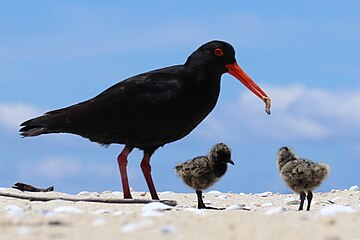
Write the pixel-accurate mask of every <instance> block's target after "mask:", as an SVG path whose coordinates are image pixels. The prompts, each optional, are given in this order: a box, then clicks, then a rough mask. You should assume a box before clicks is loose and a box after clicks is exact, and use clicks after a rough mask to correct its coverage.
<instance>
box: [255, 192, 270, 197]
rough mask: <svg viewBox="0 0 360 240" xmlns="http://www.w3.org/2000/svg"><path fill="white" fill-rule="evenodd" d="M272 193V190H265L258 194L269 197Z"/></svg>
mask: <svg viewBox="0 0 360 240" xmlns="http://www.w3.org/2000/svg"><path fill="white" fill-rule="evenodd" d="M272 194H273V193H272V192H263V193H258V194H256V195H257V196H259V197H269V196H271V195H272Z"/></svg>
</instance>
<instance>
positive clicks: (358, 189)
mask: <svg viewBox="0 0 360 240" xmlns="http://www.w3.org/2000/svg"><path fill="white" fill-rule="evenodd" d="M349 190H350V191H360V187H358V185H354V186H352V187H350V188H349Z"/></svg>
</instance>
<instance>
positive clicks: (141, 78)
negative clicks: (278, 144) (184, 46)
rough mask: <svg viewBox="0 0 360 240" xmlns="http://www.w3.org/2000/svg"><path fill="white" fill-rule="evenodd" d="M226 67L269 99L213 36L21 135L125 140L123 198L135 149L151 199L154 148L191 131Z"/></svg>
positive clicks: (28, 124)
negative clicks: (170, 62) (178, 58)
mask: <svg viewBox="0 0 360 240" xmlns="http://www.w3.org/2000/svg"><path fill="white" fill-rule="evenodd" d="M225 72H229V73H230V74H232V75H233V76H235V77H236V78H238V79H239V80H240V81H241V82H243V84H244V85H245V86H246V87H248V88H249V89H250V90H251V91H252V92H254V93H255V94H256V95H257V96H258V97H259V98H261V99H262V100H263V101H265V102H266V103H267V109H266V110H267V112H269V107H270V105H269V103H270V99H269V98H268V97H267V95H266V94H265V93H264V92H263V91H262V90H261V89H260V88H259V87H258V86H257V85H256V84H255V83H254V82H253V81H252V80H251V79H250V77H248V76H247V75H246V73H244V72H243V71H242V70H241V68H240V67H239V66H238V65H237V63H236V60H235V51H234V49H233V47H232V46H231V45H230V44H228V43H226V42H223V41H211V42H208V43H206V44H204V45H202V46H201V47H200V48H198V49H197V50H196V51H195V52H194V53H192V54H191V55H190V56H189V57H188V59H187V61H186V62H185V64H183V65H177V66H172V67H166V68H162V69H158V70H154V71H150V72H146V73H143V74H139V75H136V76H134V77H130V78H128V79H126V80H124V81H122V82H119V83H117V84H115V85H114V86H112V87H110V88H108V89H107V90H105V91H104V92H102V93H100V94H99V95H97V96H96V97H94V98H91V99H89V100H87V101H84V102H81V103H78V104H75V105H72V106H69V107H66V108H62V109H58V110H54V111H50V112H47V113H45V114H44V115H43V116H39V117H36V118H34V119H30V120H28V121H25V122H24V123H22V124H21V126H22V128H21V129H20V132H21V135H22V136H24V137H29V136H37V135H41V134H49V133H72V134H77V135H80V136H82V137H85V138H88V139H90V140H91V141H93V142H97V143H100V144H104V145H108V144H113V143H118V144H125V148H124V150H123V151H122V152H121V154H120V155H119V157H118V164H119V169H120V174H121V178H122V183H123V188H124V197H125V198H131V194H130V190H129V187H128V180H127V173H126V165H127V156H128V154H129V153H130V152H131V151H132V149H133V148H139V149H141V150H143V151H144V158H143V160H142V163H141V168H142V170H143V173H144V176H145V179H146V181H147V184H148V186H149V189H150V193H151V196H152V198H153V199H158V196H157V193H156V190H155V186H154V184H153V181H152V178H151V174H150V171H151V166H150V158H151V156H152V154H153V153H154V151H155V150H156V149H157V148H159V147H161V146H163V145H165V144H167V143H170V142H173V141H176V140H179V139H181V138H183V137H184V136H186V135H187V134H189V133H190V132H191V131H192V130H193V129H194V128H195V127H196V126H197V125H198V124H199V123H200V122H201V121H202V120H204V118H205V117H206V116H207V115H208V114H209V113H210V112H211V110H212V109H213V108H214V107H215V104H216V102H217V99H218V97H219V92H220V78H221V75H222V74H223V73H225Z"/></svg>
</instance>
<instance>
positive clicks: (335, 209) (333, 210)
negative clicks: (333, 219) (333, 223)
mask: <svg viewBox="0 0 360 240" xmlns="http://www.w3.org/2000/svg"><path fill="white" fill-rule="evenodd" d="M354 212H356V210H355V209H354V208H352V207H349V206H343V205H330V206H326V207H323V208H322V209H320V210H319V211H318V215H320V216H334V215H336V214H338V213H354Z"/></svg>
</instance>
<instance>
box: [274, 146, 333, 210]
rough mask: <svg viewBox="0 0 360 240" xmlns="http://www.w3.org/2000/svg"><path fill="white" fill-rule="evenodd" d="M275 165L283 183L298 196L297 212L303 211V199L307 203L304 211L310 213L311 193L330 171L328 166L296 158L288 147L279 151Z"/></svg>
mask: <svg viewBox="0 0 360 240" xmlns="http://www.w3.org/2000/svg"><path fill="white" fill-rule="evenodd" d="M277 164H278V168H279V172H280V176H281V177H282V179H283V180H284V182H285V183H286V184H287V185H288V186H289V188H291V189H292V190H293V191H294V192H296V193H298V194H300V207H299V211H300V210H303V207H304V202H305V197H306V198H307V201H308V205H307V208H306V210H307V211H310V205H311V200H312V198H313V193H312V191H313V190H314V189H315V188H317V187H318V186H319V185H320V184H321V182H322V181H324V179H325V178H326V177H327V175H328V173H329V171H330V167H329V165H327V164H324V163H315V162H312V161H310V160H306V159H303V158H298V157H297V156H296V155H295V152H294V150H292V149H291V148H290V147H282V148H280V149H279V151H278V155H277ZM306 193H307V195H306Z"/></svg>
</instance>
